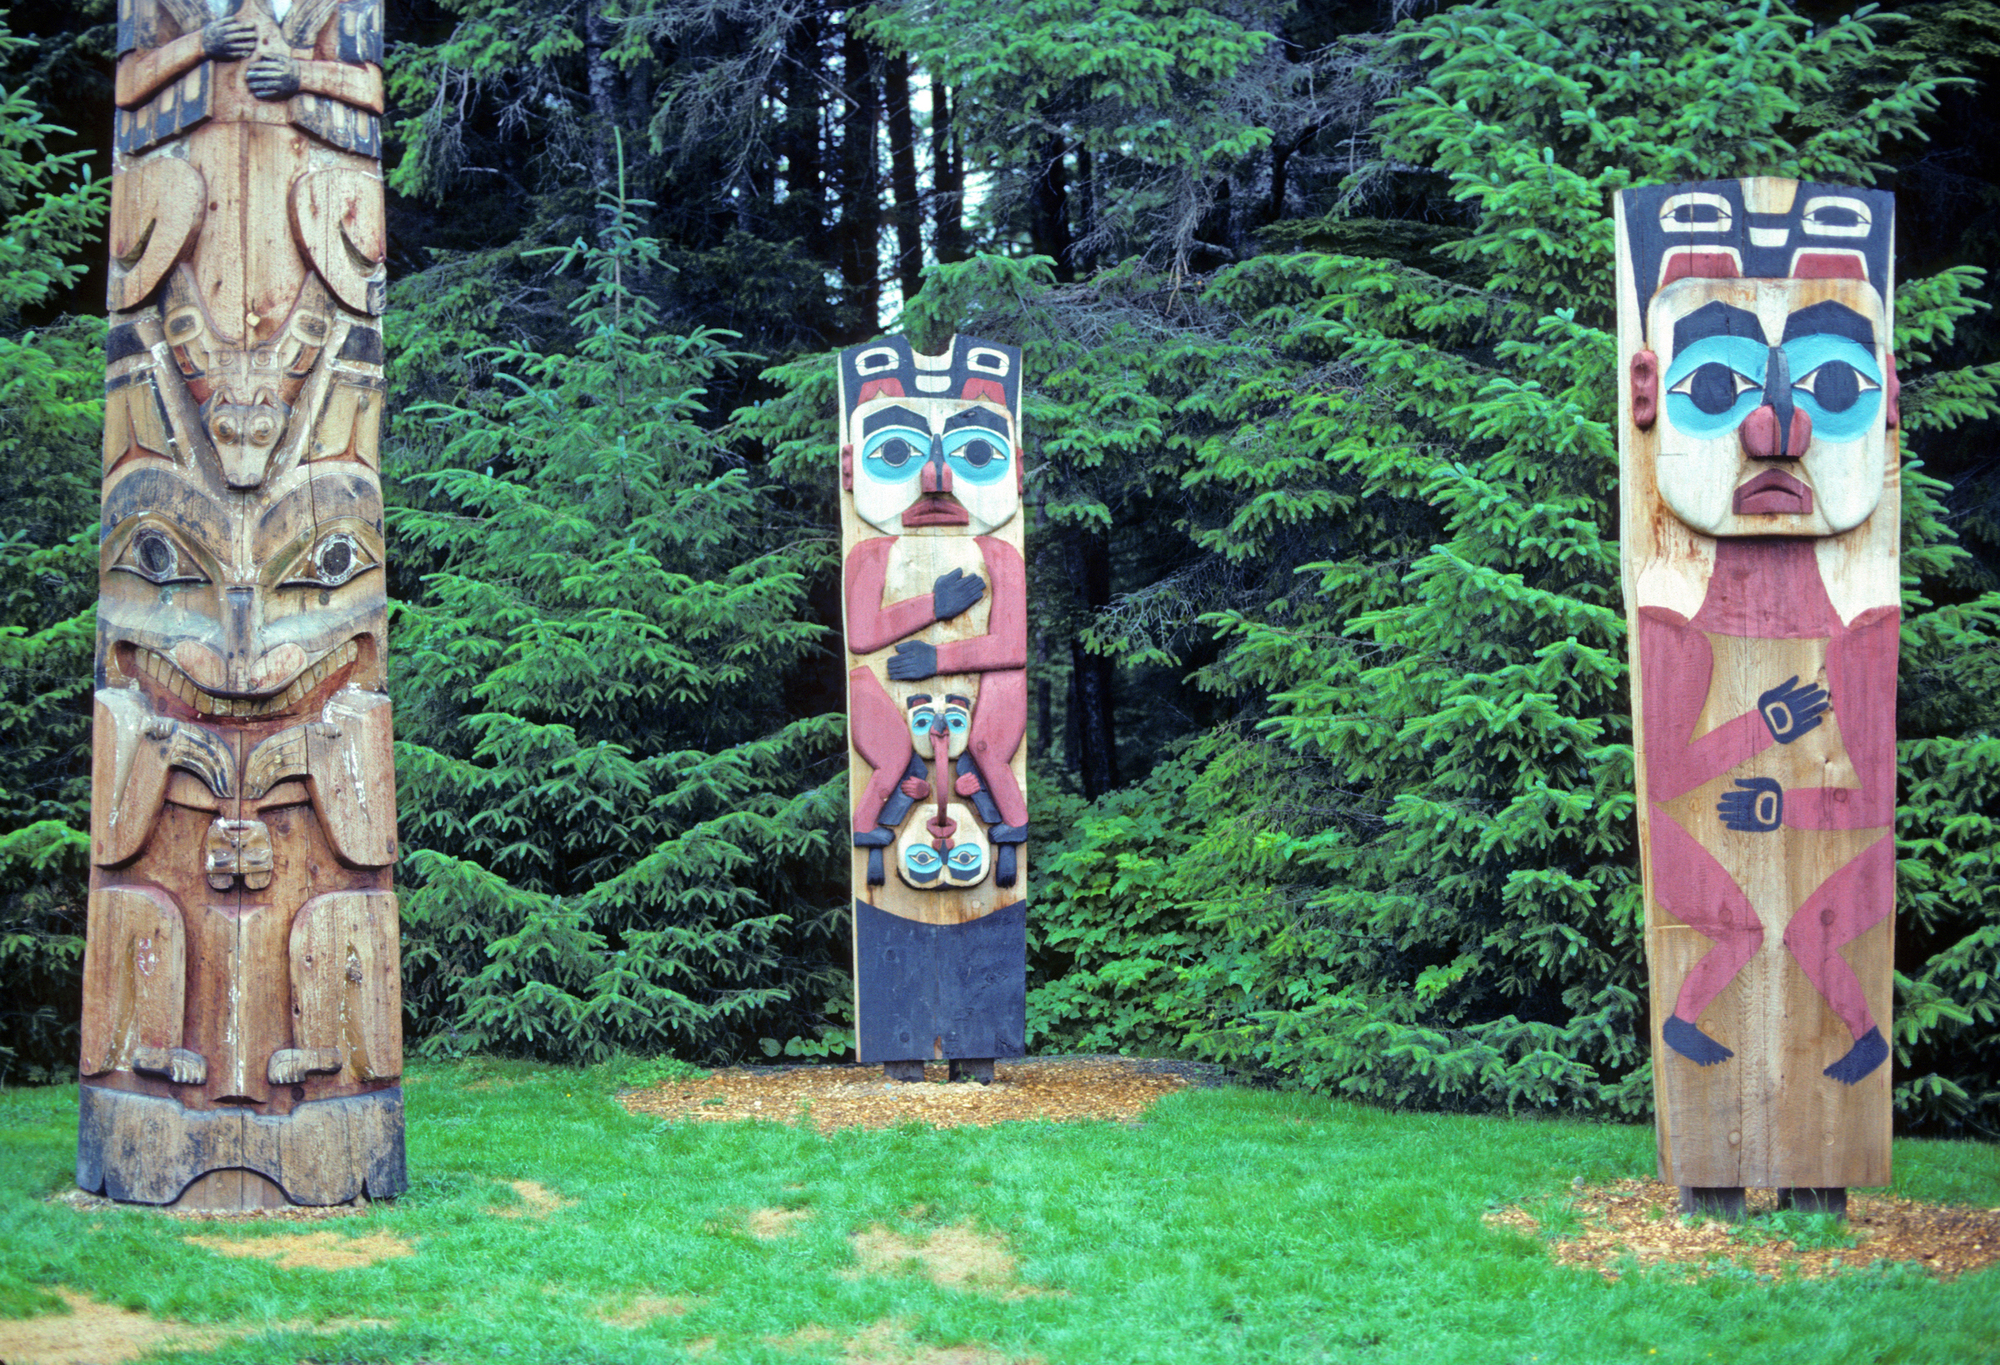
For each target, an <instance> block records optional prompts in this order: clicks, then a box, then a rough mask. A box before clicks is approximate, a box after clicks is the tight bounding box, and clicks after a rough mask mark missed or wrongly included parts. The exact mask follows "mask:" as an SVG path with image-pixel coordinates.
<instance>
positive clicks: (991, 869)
mask: <svg viewBox="0 0 2000 1365" xmlns="http://www.w3.org/2000/svg"><path fill="white" fill-rule="evenodd" d="M840 410H841V452H840V469H841V487H842V488H843V489H844V490H845V491H846V493H847V494H848V495H849V496H846V497H843V498H842V499H841V531H842V545H843V548H844V549H845V551H846V562H845V572H844V575H843V578H844V586H845V600H846V609H847V610H846V616H847V662H848V675H847V678H848V688H847V695H848V736H849V741H850V745H851V754H850V770H851V774H852V795H853V815H854V823H853V834H854V852H853V875H854V987H855V1018H856V1021H857V1027H856V1053H857V1057H858V1059H859V1060H861V1061H863V1062H881V1063H882V1064H883V1068H884V1071H885V1072H886V1073H887V1074H888V1075H890V1076H892V1077H896V1078H900V1079H907V1080H922V1079H923V1074H924V1072H923V1064H924V1062H925V1061H926V1060H948V1061H949V1062H950V1063H951V1068H950V1072H951V1075H952V1076H953V1077H954V1078H956V1077H959V1076H968V1077H972V1078H975V1079H979V1080H991V1079H992V1075H993V1059H994V1058H995V1057H1005V1056H1014V1055H1017V1054H1019V1053H1020V1051H1021V1045H1022V1040H1023V1037H1024V1035H1025V1033H1026V1026H1027V994H1026V992H1027V908H1028V907H1027V868H1026V867H1025V865H1024V858H1023V854H1024V851H1025V850H1024V848H1023V845H1024V843H1025V842H1026V840H1027V837H1028V805H1027V801H1026V800H1025V798H1024V797H1023V795H1022V792H1023V789H1024V787H1025V785H1026V781H1027V754H1026V751H1025V748H1024V746H1023V744H1022V740H1023V738H1024V737H1025V736H1026V734H1027V728H1028V675H1027V662H1028V601H1027V590H1028V585H1027V570H1026V566H1025V564H1024V562H1023V560H1022V557H1021V464H1020V449H1021V353H1020V352H1019V351H1018V350H1016V349H1015V348H1013V347H1011V346H996V345H993V344H990V343H988V342H983V341H973V340H971V339H970V338H965V337H959V338H954V339H953V341H952V343H951V344H950V345H948V346H947V347H946V348H945V350H944V352H943V353H942V354H940V355H935V356H926V355H918V354H917V353H916V352H915V351H913V350H912V349H911V348H910V344H909V342H907V341H905V340H903V339H902V338H900V337H891V338H888V339H886V340H883V341H877V342H873V343H870V344H869V345H866V346H856V347H852V348H850V349H848V350H846V351H843V352H841V356H840Z"/></svg>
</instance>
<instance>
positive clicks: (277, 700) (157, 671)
mask: <svg viewBox="0 0 2000 1365" xmlns="http://www.w3.org/2000/svg"><path fill="white" fill-rule="evenodd" d="M360 654H361V650H360V647H359V646H358V645H356V644H355V643H354V641H352V640H349V641H348V642H347V643H346V644H344V645H341V646H340V647H339V648H337V649H335V650H333V651H332V652H330V653H328V654H327V655H325V656H324V657H322V658H321V659H320V660H319V662H318V663H315V664H313V665H311V666H310V667H308V668H306V669H304V670H303V671H301V672H300V674H299V675H298V677H296V678H294V679H292V681H291V685H290V686H288V687H286V688H285V690H284V691H282V692H280V693H278V694H277V695H276V696H272V697H218V696H215V695H214V694H213V693H210V692H206V691H204V690H203V689H202V688H200V687H198V686H196V685H195V682H194V680H193V679H192V678H190V677H188V676H187V674H185V673H183V672H181V670H180V669H179V668H177V667H175V666H174V664H173V662H172V661H171V660H169V659H167V658H165V657H163V656H162V655H159V654H156V653H154V652H153V651H152V650H150V649H142V650H140V651H139V657H138V671H139V672H140V673H143V674H144V675H145V676H147V677H149V678H151V679H153V681H155V682H156V683H158V684H159V685H160V687H161V688H162V689H164V690H165V691H168V692H171V693H173V694H174V695H175V696H177V697H179V698H180V699H181V700H182V701H184V702H186V703H187V704H188V705H190V706H192V707H193V708H194V709H195V710H196V711H198V712H200V713H201V714H202V715H204V716H268V715H272V714H274V713H276V712H279V711H283V710H286V709H287V708H289V707H291V706H294V705H296V704H297V703H298V702H299V701H301V700H303V699H304V698H305V697H306V696H307V695H308V694H309V693H311V692H312V691H313V689H315V688H317V687H318V686H319V685H320V684H321V683H322V682H325V681H326V680H327V679H328V678H330V677H332V676H333V675H334V674H335V673H337V672H339V671H340V670H341V669H342V668H345V667H346V666H347V665H348V664H351V663H353V662H354V661H355V659H357V658H358V657H360Z"/></svg>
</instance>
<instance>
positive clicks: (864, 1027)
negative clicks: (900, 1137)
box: [854, 901, 1028, 1079]
mask: <svg viewBox="0 0 2000 1365" xmlns="http://www.w3.org/2000/svg"><path fill="white" fill-rule="evenodd" d="M854 964H855V994H856V997H857V1000H856V1004H857V1011H856V1012H857V1016H858V1017H857V1023H856V1028H855V1054H856V1058H855V1059H856V1060H857V1061H860V1062H863V1063H869V1062H885V1063H886V1062H899V1061H918V1062H924V1061H933V1060H945V1059H948V1058H968V1059H974V1058H976V1059H982V1060H985V1061H987V1062H988V1064H989V1065H990V1063H991V1059H992V1058H994V1057H1018V1056H1020V1055H1021V1053H1022V1052H1023V1050H1024V1049H1023V1047H1022V1042H1023V1040H1024V1039H1025V1038H1026V1036H1027V1032H1028V906H1027V902H1025V901H1017V902H1016V903H1014V904H1013V905H1009V906H1005V907H1003V908H1002V909H999V910H995V911H994V912H993V913H992V914H990V915H987V916H985V917H984V918H982V919H976V920H973V921H972V922H971V923H969V924H920V923H918V922H917V921H915V920H907V919H903V918H902V917H900V916H898V915H892V914H890V913H889V912H888V911H886V910H878V909H876V908H875V907H874V906H872V905H870V904H868V903H867V902H866V901H856V902H855V903H854ZM918 1079H921V1077H919V1078H918Z"/></svg>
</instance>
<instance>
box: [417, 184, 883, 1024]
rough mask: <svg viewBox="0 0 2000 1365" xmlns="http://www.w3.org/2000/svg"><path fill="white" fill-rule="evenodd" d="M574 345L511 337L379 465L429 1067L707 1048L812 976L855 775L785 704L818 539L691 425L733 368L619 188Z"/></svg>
mask: <svg viewBox="0 0 2000 1365" xmlns="http://www.w3.org/2000/svg"><path fill="white" fill-rule="evenodd" d="M610 209H611V212H612V216H613V226H612V229H611V230H610V231H609V232H607V233H606V234H605V235H604V237H603V238H602V239H601V240H600V242H599V243H598V244H597V245H594V246H592V245H586V244H584V243H582V242H579V243H577V244H576V245H574V246H572V247H570V248H568V249H566V250H564V251H562V252H560V253H556V257H557V258H556V259H555V260H554V261H553V262H552V266H553V272H554V273H555V274H556V275H558V276H560V275H563V274H565V273H566V272H568V271H570V270H572V269H580V270H581V271H582V272H583V280H582V283H581V287H580V288H579V289H578V290H577V292H576V295H575V301H574V304H573V305H572V308H573V314H574V318H575V324H576V331H577V335H578V340H577V343H576V347H575V349H574V350H573V351H570V352H563V353H548V354H545V353H542V352H541V351H539V350H537V349H536V348H535V347H534V346H533V345H532V344H530V343H527V342H515V343H512V344H507V345H500V346H495V347H491V348H489V349H487V350H486V351H485V352H484V353H483V354H482V355H481V356H480V357H479V362H480V364H481V366H482V367H483V368H486V369H488V370H490V372H491V374H492V376H493V380H492V382H491V383H490V384H488V385H485V386H484V387H482V388H480V389H479V390H477V391H476V392H475V393H474V394H472V395H471V396H470V397H469V398H468V400H467V401H464V402H448V403H432V404H428V405H425V406H423V407H422V408H420V409H418V413H417V415H420V416H422V417H424V418H426V419H427V420H428V421H429V422H430V423H431V424H432V425H433V426H434V427H435V428H436V430H437V431H438V432H439V433H440V435H441V436H443V437H444V438H445V439H444V440H443V441H442V444H441V445H440V446H438V447H437V448H435V449H427V448H425V447H424V446H422V445H412V446H409V447H404V448H401V449H392V450H391V452H390V454H389V468H390V469H391V471H392V472H393V473H394V474H395V475H396V477H397V479H398V481H399V483H400V486H401V489H402V491H403V494H404V496H405V497H406V498H407V499H408V500H409V502H408V505H406V506H403V507H400V508H398V509H396V510H394V511H393V512H392V513H391V517H390V520H391V526H392V529H393V531H394V533H395V536H396V538H397V540H398V541H399V542H400V544H401V546H402V547H403V553H404V554H406V555H409V556H411V557H412V558H413V559H414V560H416V561H417V562H419V563H422V564H425V565H427V566H428V572H426V573H425V574H424V576H423V580H422V591H421V594H420V595H418V596H417V597H416V598H415V599H414V600H412V601H409V602H408V603H406V604H405V605H403V606H402V607H401V608H400V609H399V611H398V614H397V618H396V647H395V650H394V652H393V654H392V660H393V669H394V673H393V678H392V687H393V690H394V693H395V696H396V707H397V726H398V731H399V733H400V734H401V735H402V736H403V740H402V742H401V743H399V744H398V746H397V763H398V772H399V777H400V782H401V788H400V793H399V799H400V812H401V825H402V829H403V832H404V839H405V857H404V864H403V876H404V878H405V879H406V887H405V893H404V895H405V898H404V901H403V915H404V923H405V949H404V961H405V964H406V979H407V981H408V987H407V990H406V1003H407V1005H408V1008H409V1009H410V1011H411V1013H412V1014H413V1016H414V1017H415V1019H416V1020H417V1021H418V1024H419V1028H420V1030H421V1031H422V1032H424V1033H426V1034H428V1035H430V1037H429V1041H428V1043H427V1046H428V1047H429V1048H430V1049H432V1050H434V1051H436V1050H460V1049H469V1048H494V1049H501V1050H505V1051H527V1052H531V1053H534V1054H537V1055H542V1056H553V1057H564V1058H576V1059H582V1060H597V1059H601V1058H603V1057H606V1056H609V1055H610V1054H611V1053H613V1052H614V1051H620V1050H623V1051H635V1052H657V1051H671V1052H673V1053H674V1054H675V1055H680V1056H717V1055H723V1054H726V1053H728V1052H730V1051H732V1050H733V1049H734V1048H735V1047H736V1046H738V1045H740V1042H741V1040H742V1038H743V1036H744V1035H748V1036H749V1037H754V1036H756V1030H758V1029H759V1028H760V1027H768V1026H769V1025H770V1024H771V1023H773V1022H787V1023H797V1022H798V1021H797V1019H796V1018H795V1015H796V1011H795V1010H793V1011H788V1010H787V1008H786V1006H787V1003H788V1001H790V1000H791V999H792V998H793V995H794V993H795V992H799V993H802V994H801V997H800V998H804V996H805V995H808V994H810V993H811V990H812V989H813V988H814V986H815V984H817V986H818V988H819V989H820V990H821V992H822V993H824V990H825V987H826V983H827V982H828V981H829V980H830V973H829V971H828V969H827V967H826V966H824V965H823V962H824V956H823V955H824V953H825V944H826V941H827V937H828V935H829V933H830V927H831V926H830V920H831V916H832V909H831V907H833V906H838V905H841V904H843V903H844V902H843V898H841V897H839V895H838V893H837V892H836V891H835V890H834V888H833V887H832V886H831V885H830V881H831V878H830V872H829V869H831V868H832V866H833V864H834V862H835V857H834V854H835V850H836V849H837V847H838V846H837V845H836V844H835V843H834V842H833V840H832V837H831V835H832V832H833V830H834V829H836V828H837V827H838V826H839V825H840V823H841V820H840V812H839V809H838V806H839V793H840V789H841V788H842V786H843V785H844V778H845V773H844V770H843V769H840V768H839V767H838V766H837V760H836V758H835V744H836V743H837V737H838V734H839V729H838V718H837V717H828V716H823V715H822V716H802V717H794V716H791V715H789V714H788V712H789V706H788V699H787V696H786V679H787V675H788V672H789V671H790V670H792V669H793V668H794V667H796V666H797V665H799V664H800V663H801V662H802V661H803V660H804V659H806V657H807V656H808V655H809V653H810V652H811V651H812V650H813V649H814V648H815V647H816V646H817V644H818V641H819V638H820V635H821V631H820V628H819V627H817V626H815V625H813V624H812V623H811V622H809V621H807V620H805V619H803V617H802V608H803V598H804V592H805V584H806V582H807V580H808V578H809V577H810V576H811V575H812V574H813V573H815V572H819V571H822V570H823V568H824V561H825V559H826V557H827V555H828V554H829V553H830V547H829V545H828V543H827V541H826V540H825V538H824V537H823V536H819V535H816V534H814V533H813V532H812V531H811V530H810V529H809V528H807V527H804V526H801V525H800V524H798V523H796V522H794V521H792V520H790V519H788V518H787V517H786V516H785V515H784V514H783V513H782V512H781V511H780V510H779V509H778V508H777V507H776V506H775V505H774V504H773V503H772V502H771V501H770V499H769V497H768V495H767V494H766V493H765V492H764V491H763V490H761V489H760V488H759V487H758V486H757V484H756V482H755V480H754V479H753V477H752V476H751V473H750V471H749V470H747V469H746V468H744V467H743V466H742V465H741V464H740V462H738V461H736V460H734V459H732V458H731V457H730V455H729V453H728V451H727V450H726V448H724V447H723V446H722V445H721V444H720V443H719V442H718V441H717V439H716V438H715V437H714V436H713V435H712V434H711V433H710V432H708V431H706V430H704V429H703V428H702V426H701V425H700V424H699V420H698V419H699V418H700V416H701V414H702V402H701V400H702V394H703V392H704V391H705V389H706V388H707V387H708V386H709V384H710V383H711V382H712V381H713V379H714V378H715V376H716V375H718V374H719V373H721V372H722V371H723V370H724V369H725V368H726V367H727V366H728V365H729V364H730V363H731V362H732V361H733V360H734V359H735V358H736V357H735V356H734V355H733V354H732V353H731V352H730V351H728V350H727V348H726V346H725V344H724V342H725V339H724V338H723V337H722V336H720V335H719V334H717V333H714V332H709V331H702V332H696V333H694V334H692V335H687V336H673V335H667V334H665V333H663V332H662V331H661V330H660V328H659V325H658V317H657V313H656V310H655V309H654V307H653V305H652V304H651V303H650V301H649V300H648V299H646V298H645V297H644V296H643V295H640V294H637V293H635V292H633V290H632V289H631V288H630V287H629V286H628V285H627V283H626V281H627V280H628V279H629V278H630V277H631V276H632V275H634V274H635V273H643V272H652V271H659V270H662V269H664V268H665V267H664V264H663V262H662V260H661V246H660V244H659V243H658V242H657V241H656V240H654V239H652V238H649V237H646V236H644V235H642V234H641V233H640V231H639V227H638V219H637V216H636V213H635V211H634V210H635V206H634V205H633V204H632V203H630V202H628V201H626V200H623V199H617V198H614V199H613V202H612V203H611V205H610Z"/></svg>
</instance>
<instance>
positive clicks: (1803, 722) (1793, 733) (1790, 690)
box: [1757, 674, 1830, 744]
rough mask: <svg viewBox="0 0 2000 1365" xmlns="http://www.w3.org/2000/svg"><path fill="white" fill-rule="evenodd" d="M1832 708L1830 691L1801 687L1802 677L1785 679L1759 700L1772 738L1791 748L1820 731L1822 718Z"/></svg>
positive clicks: (1758, 702) (1762, 714)
mask: <svg viewBox="0 0 2000 1365" xmlns="http://www.w3.org/2000/svg"><path fill="white" fill-rule="evenodd" d="M1829 704H1830V701H1829V697H1828V694H1827V690H1826V689H1825V688H1824V687H1819V686H1817V685H1815V684H1813V683H1806V684H1804V685H1803V686H1802V685H1800V683H1799V680H1798V676H1797V675H1796V674H1794V675H1793V676H1792V677H1789V678H1787V679H1785V680H1784V681H1783V682H1781V683H1779V684H1778V685H1777V686H1776V687H1774V688H1772V689H1771V690H1770V691H1768V692H1764V693H1762V694H1760V695H1759V696H1758V698H1757V712H1758V714H1759V715H1761V716H1763V717H1764V724H1765V726H1766V727H1768V728H1769V729H1770V731H1771V738H1772V739H1775V740H1777V741H1778V743H1780V744H1790V743H1791V742H1792V741H1793V740H1795V739H1797V738H1798V737H1799V736H1800V735H1803V734H1805V733H1807V732H1808V731H1811V730H1816V729H1818V728H1819V722H1820V714H1821V713H1822V712H1823V711H1825V710H1826V709H1827V707H1828V705H1829Z"/></svg>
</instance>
